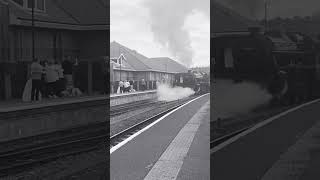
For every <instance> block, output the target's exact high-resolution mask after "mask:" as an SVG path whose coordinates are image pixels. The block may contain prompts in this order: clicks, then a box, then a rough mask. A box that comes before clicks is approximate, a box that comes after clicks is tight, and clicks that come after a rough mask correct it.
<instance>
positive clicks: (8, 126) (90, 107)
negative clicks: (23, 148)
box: [0, 95, 108, 142]
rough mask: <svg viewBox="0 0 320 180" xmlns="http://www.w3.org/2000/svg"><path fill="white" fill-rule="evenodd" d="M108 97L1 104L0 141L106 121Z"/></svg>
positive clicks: (18, 101)
mask: <svg viewBox="0 0 320 180" xmlns="http://www.w3.org/2000/svg"><path fill="white" fill-rule="evenodd" d="M107 105H108V96H105V95H103V96H102V95H99V96H82V97H72V98H58V99H50V100H49V99H44V100H43V101H39V102H21V101H20V100H16V101H8V102H2V103H0V142H7V141H11V140H17V139H21V138H27V137H31V136H36V135H40V134H46V133H51V132H54V131H59V130H64V129H68V128H74V127H78V126H83V125H89V124H94V123H104V122H106V121H107V120H106V114H107V113H106V106H107Z"/></svg>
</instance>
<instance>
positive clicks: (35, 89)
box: [31, 59, 43, 101]
mask: <svg viewBox="0 0 320 180" xmlns="http://www.w3.org/2000/svg"><path fill="white" fill-rule="evenodd" d="M42 73H43V66H41V65H40V62H39V60H38V59H34V60H33V62H32V64H31V79H32V88H31V101H34V100H36V101H38V100H39V96H40V93H41V76H42Z"/></svg>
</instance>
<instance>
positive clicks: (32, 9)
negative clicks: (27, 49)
mask: <svg viewBox="0 0 320 180" xmlns="http://www.w3.org/2000/svg"><path fill="white" fill-rule="evenodd" d="M34 1H35V0H32V7H31V16H32V18H31V23H32V60H34V59H35V48H34V46H35V45H34V44H35V41H34V4H35V3H34Z"/></svg>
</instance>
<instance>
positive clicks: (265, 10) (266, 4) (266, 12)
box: [264, 0, 270, 31]
mask: <svg viewBox="0 0 320 180" xmlns="http://www.w3.org/2000/svg"><path fill="white" fill-rule="evenodd" d="M269 4H270V2H269V0H264V27H265V31H267V29H268V6H269Z"/></svg>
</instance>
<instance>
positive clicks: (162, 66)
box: [145, 57, 188, 73]
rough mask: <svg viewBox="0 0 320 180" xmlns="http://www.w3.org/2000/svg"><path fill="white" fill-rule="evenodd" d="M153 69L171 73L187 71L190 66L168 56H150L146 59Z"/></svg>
mask: <svg viewBox="0 0 320 180" xmlns="http://www.w3.org/2000/svg"><path fill="white" fill-rule="evenodd" d="M145 63H146V64H148V65H149V66H150V67H151V68H152V69H154V70H157V71H162V72H170V73H186V72H188V68H186V67H185V66H183V65H181V64H179V63H178V62H176V61H174V60H172V59H170V58H168V57H157V58H150V59H148V60H147V61H145Z"/></svg>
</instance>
